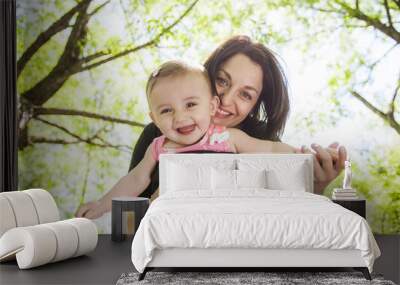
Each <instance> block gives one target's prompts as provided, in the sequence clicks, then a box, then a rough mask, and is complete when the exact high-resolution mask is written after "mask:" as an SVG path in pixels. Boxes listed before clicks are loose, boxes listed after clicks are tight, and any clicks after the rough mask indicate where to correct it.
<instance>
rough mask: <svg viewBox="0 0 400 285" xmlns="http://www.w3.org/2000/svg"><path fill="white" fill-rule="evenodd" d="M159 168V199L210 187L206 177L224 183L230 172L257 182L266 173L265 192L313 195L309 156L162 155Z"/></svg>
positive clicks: (310, 158)
mask: <svg viewBox="0 0 400 285" xmlns="http://www.w3.org/2000/svg"><path fill="white" fill-rule="evenodd" d="M159 168H160V195H162V194H163V193H166V192H167V191H171V190H174V188H176V187H182V186H184V187H188V185H189V184H190V186H193V188H203V189H204V188H209V187H213V186H211V184H212V182H211V184H210V182H209V177H211V180H212V179H214V180H215V175H220V176H222V175H224V178H223V179H230V178H229V177H234V176H226V177H225V173H228V172H230V171H237V173H240V172H242V176H243V173H244V174H245V175H247V176H250V177H248V179H252V177H251V176H254V177H253V179H258V178H257V175H258V173H260V171H265V177H266V181H267V182H266V185H267V186H266V187H265V188H268V189H271V190H293V191H307V192H311V193H313V179H314V178H313V157H312V155H311V154H260V153H257V154H221V153H216V154H214V153H213V154H163V155H161V156H160V165H159ZM193 172H196V174H195V175H194V176H192V174H193ZM215 173H217V174H215ZM212 177H214V178H212ZM235 177H236V176H235ZM238 177H239V176H238ZM232 179H236V178H232ZM178 181H184V183H177V182H178Z"/></svg>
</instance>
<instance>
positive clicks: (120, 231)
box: [111, 197, 150, 241]
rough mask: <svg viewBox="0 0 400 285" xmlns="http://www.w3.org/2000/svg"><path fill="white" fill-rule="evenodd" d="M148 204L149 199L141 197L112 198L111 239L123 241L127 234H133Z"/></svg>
mask: <svg viewBox="0 0 400 285" xmlns="http://www.w3.org/2000/svg"><path fill="white" fill-rule="evenodd" d="M149 204H150V200H149V199H148V198H143V197H117V198H114V199H112V211H111V240H113V241H123V240H124V239H125V237H126V236H127V235H132V236H133V235H135V232H136V230H137V228H138V227H139V224H140V221H141V220H142V218H143V217H144V215H145V214H146V211H147V209H148V208H149Z"/></svg>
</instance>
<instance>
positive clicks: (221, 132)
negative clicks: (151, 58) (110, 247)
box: [76, 61, 295, 219]
mask: <svg viewBox="0 0 400 285" xmlns="http://www.w3.org/2000/svg"><path fill="white" fill-rule="evenodd" d="M146 94H147V100H148V103H149V109H150V117H151V119H152V120H153V122H154V123H155V124H156V125H157V127H158V128H159V129H160V130H161V132H162V134H163V135H162V136H160V137H158V138H156V139H154V141H153V143H152V144H151V145H150V146H149V147H148V149H147V151H146V153H145V155H144V158H143V159H142V161H141V162H140V163H139V164H138V165H137V166H136V167H135V168H134V169H132V170H131V171H130V172H129V173H128V174H127V175H126V176H124V177H122V178H121V179H120V180H119V181H118V182H117V184H115V186H114V187H112V189H111V190H110V191H109V192H107V193H106V194H105V195H104V196H103V197H102V198H101V199H100V200H98V201H95V202H89V203H86V204H84V205H82V206H81V207H80V208H79V209H78V211H77V213H76V216H77V217H86V218H90V219H94V218H98V217H100V216H102V215H103V214H104V213H106V212H108V211H111V201H112V198H114V197H118V196H139V195H140V194H141V193H142V192H143V191H144V190H145V189H146V187H147V186H148V185H149V183H150V175H151V173H152V171H153V169H154V167H155V166H156V163H157V161H158V159H159V156H160V154H162V153H179V152H192V151H215V152H233V153H254V152H264V153H294V152H295V148H293V147H291V146H289V145H287V144H284V143H281V142H272V141H267V140H260V139H255V138H252V137H250V136H248V135H247V134H246V133H244V132H243V131H241V130H239V129H235V128H226V127H223V126H218V125H214V124H213V123H212V116H213V115H214V114H215V112H216V110H217V107H218V104H219V99H218V96H213V95H212V91H211V85H210V81H209V79H208V75H207V72H206V71H205V70H204V68H202V67H196V66H190V65H188V64H186V63H184V62H180V61H168V62H166V63H164V64H163V65H161V67H160V68H159V69H157V70H156V71H154V72H153V73H152V74H151V75H150V78H149V80H148V82H147V87H146Z"/></svg>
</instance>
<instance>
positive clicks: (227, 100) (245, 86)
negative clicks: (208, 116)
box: [213, 53, 263, 127]
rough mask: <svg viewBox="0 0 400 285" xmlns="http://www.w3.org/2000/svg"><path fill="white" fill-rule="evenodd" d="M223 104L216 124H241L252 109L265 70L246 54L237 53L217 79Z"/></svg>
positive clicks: (225, 64) (220, 71)
mask: <svg viewBox="0 0 400 285" xmlns="http://www.w3.org/2000/svg"><path fill="white" fill-rule="evenodd" d="M215 87H216V90H217V94H218V96H219V98H220V101H221V104H220V105H219V108H218V110H217V112H216V114H215V116H214V119H213V120H214V123H215V124H217V125H223V126H227V127H236V126H238V125H239V124H240V123H241V122H242V121H243V120H244V119H245V118H246V117H247V116H248V115H249V114H250V112H251V111H252V109H253V107H254V106H255V104H256V103H257V100H258V98H259V97H260V93H261V90H262V87H263V71H262V69H261V67H260V65H258V64H257V63H255V62H254V61H252V60H251V59H250V58H249V57H247V56H246V55H244V54H241V53H239V54H236V55H234V56H232V57H231V58H230V59H228V60H227V61H226V62H225V63H223V64H222V65H221V67H220V68H219V70H218V72H217V76H216V79H215Z"/></svg>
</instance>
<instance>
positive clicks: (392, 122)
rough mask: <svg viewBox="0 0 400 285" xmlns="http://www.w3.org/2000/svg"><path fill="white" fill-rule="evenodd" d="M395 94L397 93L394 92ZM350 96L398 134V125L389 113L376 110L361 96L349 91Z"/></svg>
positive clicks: (399, 126) (399, 131)
mask: <svg viewBox="0 0 400 285" xmlns="http://www.w3.org/2000/svg"><path fill="white" fill-rule="evenodd" d="M396 93H397V92H396ZM351 94H352V95H353V96H354V97H355V98H357V99H358V100H359V101H360V102H361V103H363V104H364V105H365V106H366V107H367V108H368V109H370V110H371V111H372V112H373V113H375V114H376V115H378V116H379V117H380V118H381V119H383V121H385V122H386V123H388V124H389V125H390V126H391V127H392V128H393V129H394V130H395V131H396V132H397V133H398V134H400V124H399V123H398V122H396V120H395V118H394V116H393V114H391V113H390V112H388V113H384V112H382V111H381V110H379V109H378V108H376V107H375V106H374V105H372V104H371V103H370V102H368V101H367V100H366V99H365V98H364V97H363V96H361V95H360V94H359V93H358V92H356V91H354V90H353V91H351Z"/></svg>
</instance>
